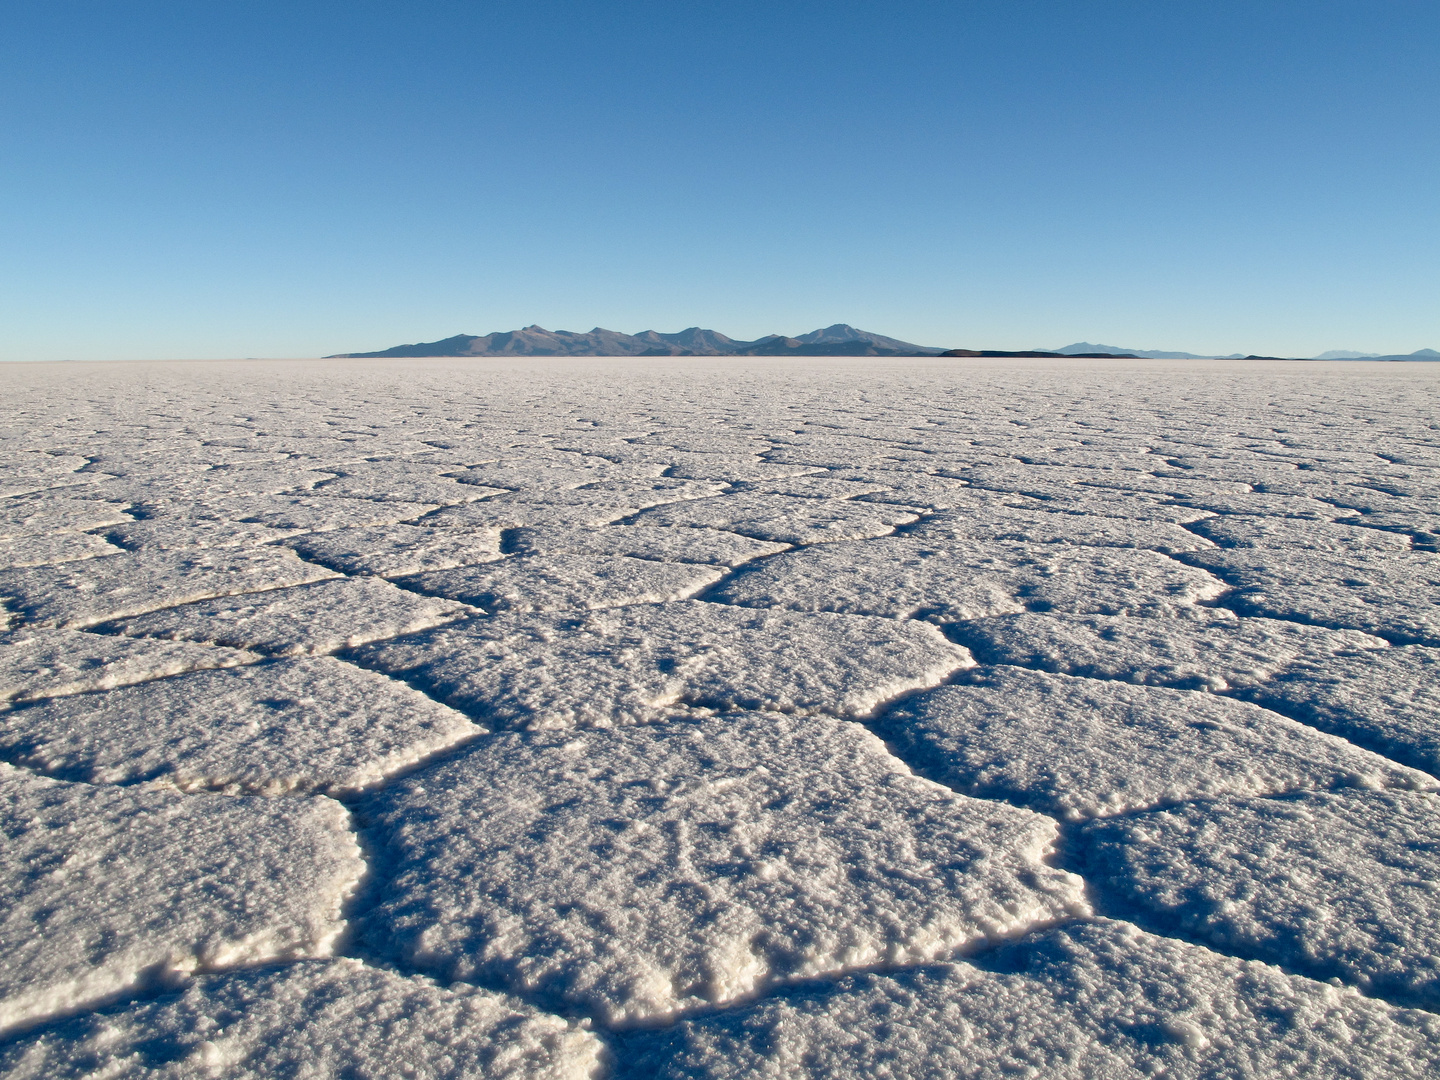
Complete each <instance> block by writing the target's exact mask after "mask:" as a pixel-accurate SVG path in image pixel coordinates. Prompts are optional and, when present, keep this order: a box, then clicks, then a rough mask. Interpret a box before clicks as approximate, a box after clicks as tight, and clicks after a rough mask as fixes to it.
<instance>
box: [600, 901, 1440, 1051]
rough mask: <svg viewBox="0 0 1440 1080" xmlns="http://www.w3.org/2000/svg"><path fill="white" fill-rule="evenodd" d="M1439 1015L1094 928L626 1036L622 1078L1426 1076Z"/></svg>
mask: <svg viewBox="0 0 1440 1080" xmlns="http://www.w3.org/2000/svg"><path fill="white" fill-rule="evenodd" d="M1437 1040H1440V1019H1437V1018H1436V1017H1434V1016H1432V1015H1430V1014H1428V1013H1422V1012H1414V1011H1410V1010H1401V1009H1394V1008H1391V1007H1389V1006H1387V1005H1385V1004H1383V1003H1381V1002H1376V1001H1372V1000H1369V999H1366V998H1363V997H1361V996H1359V995H1358V994H1355V993H1354V992H1353V991H1348V990H1342V989H1337V988H1336V987H1334V986H1330V985H1326V984H1324V983H1317V982H1312V981H1310V980H1309V979H1305V978H1301V977H1298V976H1293V975H1286V974H1283V973H1281V972H1279V971H1277V970H1276V969H1274V968H1272V967H1269V966H1267V965H1263V964H1258V963H1253V962H1246V961H1242V960H1236V959H1233V958H1231V957H1227V956H1221V955H1219V954H1216V953H1213V952H1211V951H1209V950H1208V949H1205V948H1202V947H1199V946H1195V945H1188V944H1185V943H1182V942H1178V941H1174V940H1167V939H1165V938H1160V937H1155V936H1152V935H1150V934H1147V933H1144V932H1142V931H1140V930H1137V929H1136V928H1135V927H1133V926H1130V925H1127V924H1125V923H1118V922H1113V921H1110V920H1095V921H1093V922H1087V923H1082V924H1072V925H1069V926H1066V927H1061V928H1058V929H1053V930H1046V931H1042V932H1038V933H1034V934H1031V935H1029V936H1027V937H1025V938H1022V939H1020V940H1018V941H1016V942H1013V943H1010V944H1005V945H1002V946H1000V947H999V948H997V949H995V950H992V951H991V952H988V953H986V954H985V955H983V956H980V957H977V958H976V959H974V960H971V961H968V962H966V961H962V962H957V963H950V964H937V965H933V966H928V967H922V968H917V969H915V970H912V971H908V972H904V973H896V974H864V975H854V976H849V977H846V978H842V979H840V980H839V981H838V982H835V983H833V984H829V985H825V986H807V987H797V988H794V989H789V990H786V989H779V990H777V991H775V992H773V993H772V994H771V996H770V997H768V998H767V999H765V1000H763V1001H760V1002H756V1003H754V1004H749V1005H745V1006H743V1007H741V1008H739V1009H735V1010H731V1011H728V1012H725V1013H719V1014H714V1015H709V1016H704V1017H697V1018H694V1019H689V1020H684V1021H682V1022H680V1023H679V1024H678V1025H676V1026H675V1027H674V1028H672V1029H669V1030H666V1031H663V1032H654V1033H649V1032H646V1033H634V1034H626V1035H621V1036H617V1037H615V1039H614V1045H615V1051H616V1057H617V1065H616V1070H615V1080H682V1078H684V1080H731V1078H734V1080H739V1078H742V1077H746V1078H750V1077H774V1078H782V1077H790V1076H796V1075H804V1076H807V1077H814V1078H835V1080H841V1078H846V1080H848V1078H851V1077H857V1076H882V1075H884V1076H907V1077H935V1078H939V1077H965V1078H968V1080H989V1078H995V1080H999V1078H1002V1077H1013V1076H1016V1075H1026V1076H1045V1077H1055V1078H1057V1080H1093V1078H1095V1077H1100V1076H1158V1075H1165V1076H1170V1077H1176V1078H1187V1080H1188V1078H1194V1080H1200V1078H1209V1077H1237V1078H1238V1077H1262V1076H1281V1075H1305V1076H1334V1077H1348V1078H1353V1080H1369V1078H1371V1077H1377V1076H1394V1077H1416V1078H1418V1077H1422V1076H1425V1075H1428V1074H1429V1073H1431V1072H1432V1071H1433V1070H1434V1069H1436V1068H1437V1067H1440V1050H1437V1046H1440V1041H1437Z"/></svg>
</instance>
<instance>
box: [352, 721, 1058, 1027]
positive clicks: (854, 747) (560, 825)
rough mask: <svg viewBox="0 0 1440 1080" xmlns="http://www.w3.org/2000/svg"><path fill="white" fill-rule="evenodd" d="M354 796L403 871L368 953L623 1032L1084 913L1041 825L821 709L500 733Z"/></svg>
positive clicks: (1046, 824) (1049, 827)
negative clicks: (492, 983)
mask: <svg viewBox="0 0 1440 1080" xmlns="http://www.w3.org/2000/svg"><path fill="white" fill-rule="evenodd" d="M363 812H364V813H365V815H366V817H367V819H369V820H371V821H372V822H373V826H372V835H373V836H376V837H377V838H383V839H380V840H379V841H378V842H383V843H384V844H385V845H386V847H387V849H388V855H389V858H390V859H391V860H393V864H394V865H393V870H392V877H391V879H390V881H389V882H388V883H387V885H386V887H385V890H384V892H383V894H382V897H381V903H380V905H379V906H378V908H376V909H375V910H374V911H373V912H372V914H371V916H370V920H369V923H370V928H369V930H368V935H369V937H370V939H371V940H372V942H373V943H374V944H375V946H376V947H377V948H381V949H384V950H386V951H390V952H393V953H394V954H396V955H397V957H398V958H401V959H403V960H404V961H406V962H407V963H410V964H414V965H417V966H419V967H421V968H423V969H426V970H430V971H433V972H435V973H436V974H437V975H439V976H442V977H446V978H462V979H470V978H475V977H477V976H479V977H490V978H496V979H500V980H502V981H503V982H504V984H505V985H507V986H509V987H510V988H511V989H513V990H515V991H517V992H525V993H527V994H530V995H538V998H539V999H540V1000H551V1001H557V1002H558V1001H563V1002H568V1003H571V1004H573V1005H578V1006H581V1007H583V1008H584V1009H586V1011H589V1012H593V1013H595V1014H597V1015H598V1016H600V1017H601V1018H602V1019H603V1020H604V1021H605V1022H606V1023H608V1024H612V1025H614V1024H626V1023H634V1022H637V1021H653V1020H655V1019H657V1018H662V1017H666V1016H669V1015H672V1014H674V1013H676V1012H679V1011H682V1010H686V1009H691V1008H694V1007H696V1006H700V1005H715V1004H723V1003H725V1002H729V1001H733V1000H735V999H737V998H743V997H747V996H749V995H752V994H755V993H757V992H760V991H763V990H764V989H765V988H766V987H768V986H770V985H773V984H775V983H777V982H784V981H787V980H793V979H803V978H808V977H813V976H817V975H823V974H833V973H835V972H839V971H844V970H846V969H851V968H858V967H867V966H871V965H874V964H878V963H886V964H913V963H916V962H918V961H924V960H930V959H933V958H935V957H936V956H940V955H944V954H947V953H950V952H952V951H954V950H955V949H957V948H960V947H963V946H966V945H973V944H975V943H977V942H983V941H987V940H990V941H993V940H996V939H999V938H1004V937H1009V936H1013V935H1014V934H1016V933H1018V932H1021V931H1023V930H1025V929H1026V928H1028V927H1030V926H1033V925H1036V924H1043V923H1046V922H1050V921H1054V920H1056V919H1060V918H1064V917H1066V916H1069V915H1074V914H1077V913H1082V912H1084V911H1085V910H1086V907H1085V902H1084V900H1083V898H1082V895H1081V883H1080V881H1079V879H1078V878H1076V877H1074V876H1072V875H1069V874H1067V873H1065V872H1063V871H1060V870H1055V869H1052V868H1050V867H1048V866H1046V865H1044V863H1043V862H1042V859H1043V857H1044V856H1045V855H1046V854H1047V852H1048V850H1049V847H1050V845H1051V844H1052V843H1053V842H1054V840H1055V836H1056V830H1055V825H1054V823H1053V822H1052V821H1050V820H1048V819H1046V818H1044V817H1041V816H1040V815H1037V814H1031V813H1028V812H1027V811H1023V810H1016V809H1012V808H1009V807H1005V806H1003V805H1001V804H997V803H993V802H982V801H979V800H973V799H967V798H964V797H963V796H956V795H954V794H952V793H951V792H948V791H946V790H944V789H943V788H941V787H939V786H938V785H935V784H932V783H929V782H928V781H925V780H921V779H919V778H916V777H913V776H911V775H910V773H909V772H908V770H906V769H905V768H904V767H903V766H902V765H901V764H900V763H899V762H897V761H896V760H895V759H894V758H893V757H891V756H890V755H889V754H888V753H887V752H886V751H885V748H884V747H883V746H882V745H881V743H880V742H879V740H878V739H876V738H875V737H874V736H873V735H870V734H869V733H868V732H866V731H864V729H862V728H860V727H858V726H856V725H854V724H850V723H847V722H845V721H836V720H829V719H824V718H818V717H812V718H799V717H780V716H772V715H759V714H732V715H728V716H725V717H721V718H717V719H713V720H680V719H674V720H671V721H670V722H668V723H666V724H663V725H643V726H639V727H630V728H621V729H616V730H611V731H603V732H590V733H585V734H578V733H577V734H568V733H566V734H550V733H545V734H535V735H521V734H512V735H503V736H496V737H493V738H489V739H486V740H484V741H483V742H481V743H479V744H477V745H476V746H475V747H473V748H472V749H471V750H470V752H469V753H467V754H466V755H465V756H464V757H463V758H462V759H460V760H458V761H455V762H452V763H449V764H446V765H443V766H441V767H439V768H437V769H434V770H432V771H430V772H427V773H426V774H425V775H424V776H423V777H418V778H416V779H413V780H405V781H401V782H400V783H398V784H396V785H394V786H393V787H392V788H390V789H389V790H387V791H386V792H385V793H383V794H381V795H379V796H377V797H376V798H375V799H374V800H373V802H372V803H370V804H367V805H366V807H365V808H364V811H363Z"/></svg>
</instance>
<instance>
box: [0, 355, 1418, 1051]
mask: <svg viewBox="0 0 1440 1080" xmlns="http://www.w3.org/2000/svg"><path fill="white" fill-rule="evenodd" d="M0 380H3V385H4V394H5V401H6V405H7V409H6V414H5V416H4V417H3V418H0V603H3V609H0V841H3V843H0V897H3V900H0V928H3V931H0V1074H3V1075H6V1076H16V1077H27V1078H28V1077H37V1078H38V1077H82V1076H85V1077H91V1076H94V1077H98V1076H104V1077H216V1076H235V1077H306V1078H309V1077H316V1078H319V1077H326V1078H332V1077H333V1078H340V1077H347V1078H349V1077H357V1078H360V1077H363V1078H372V1077H373V1078H380V1077H395V1076H411V1077H475V1076H480V1077H554V1078H560V1077H597V1078H598V1077H615V1078H617V1080H639V1078H659V1077H665V1078H682V1077H714V1078H720V1077H747V1076H754V1077H792V1076H816V1077H820V1076H824V1077H853V1076H883V1077H893V1078H902V1077H1011V1076H1035V1077H1076V1078H1081V1077H1131V1076H1134V1077H1153V1076H1162V1075H1163V1076H1167V1077H1197V1078H1199V1077H1274V1076H1297V1077H1298V1076H1307V1077H1308V1076H1345V1077H1390V1076H1395V1077H1422V1076H1428V1075H1435V1074H1436V1072H1437V1071H1440V1016H1437V1013H1440V966H1437V961H1436V957H1437V955H1440V861H1437V857H1436V852H1437V850H1440V795H1437V794H1436V792H1437V790H1440V781H1437V779H1436V776H1437V774H1440V691H1437V686H1440V681H1437V674H1440V555H1437V554H1436V549H1437V546H1440V428H1437V424H1436V422H1435V420H1434V416H1435V414H1436V411H1437V409H1436V401H1437V394H1436V391H1437V389H1440V369H1437V367H1435V366H1431V365H1418V364H1417V365H1364V364H1312V363H1306V364H1266V363H1251V364H1241V363H1227V362H1219V361H1216V362H1206V363H1201V364H1181V363H1173V362H1166V361H1141V362H1137V361H1098V362H1097V361H1066V362H1063V363H1055V362H1051V361H1040V362H1030V361H1003V362H991V361H977V360H930V359H926V360H895V361H888V360H881V361H877V360H872V359H865V360H825V359H817V360H790V359H785V360H772V359H748V358H747V359H727V360H723V361H718V360H709V359H683V358H665V359H659V360H654V361H651V360H623V361H617V360H606V359H593V360H591V359H586V360H563V361H560V360H553V361H552V360H544V359H536V360H524V361H509V360H505V361H496V360H464V361H449V360H440V361H430V360H404V361H375V362H368V361H331V362H290V363H259V362H251V363H194V364H115V365H11V366H7V367H4V368H0Z"/></svg>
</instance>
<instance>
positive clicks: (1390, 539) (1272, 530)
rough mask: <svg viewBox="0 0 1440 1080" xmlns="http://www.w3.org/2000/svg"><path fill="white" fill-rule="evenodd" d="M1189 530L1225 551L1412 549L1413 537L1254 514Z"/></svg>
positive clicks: (1199, 524)
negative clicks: (1231, 549) (1228, 549)
mask: <svg viewBox="0 0 1440 1080" xmlns="http://www.w3.org/2000/svg"><path fill="white" fill-rule="evenodd" d="M1187 528H1189V529H1190V531H1191V532H1194V533H1199V534H1200V535H1201V536H1203V537H1205V538H1206V539H1208V540H1213V541H1214V542H1215V543H1216V544H1218V545H1219V546H1221V547H1224V548H1279V549H1285V550H1290V551H1294V550H1302V551H1304V550H1311V551H1330V552H1345V551H1362V552H1370V551H1409V550H1410V538H1409V537H1407V536H1401V535H1400V534H1398V533H1392V532H1382V531H1381V530H1379V529H1367V528H1364V527H1362V526H1359V525H1353V524H1350V523H1348V522H1339V521H1308V520H1306V519H1304V518H1262V517H1255V516H1253V515H1252V516H1244V517H1242V516H1237V517H1213V518H1206V519H1205V520H1203V521H1196V522H1192V523H1191V524H1190V525H1189V526H1187ZM1182 550H1183V549H1182Z"/></svg>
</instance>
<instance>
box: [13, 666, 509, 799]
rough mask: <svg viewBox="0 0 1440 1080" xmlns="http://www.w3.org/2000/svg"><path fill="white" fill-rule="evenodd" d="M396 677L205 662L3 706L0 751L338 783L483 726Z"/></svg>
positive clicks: (316, 784) (177, 775) (251, 785)
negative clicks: (218, 666)
mask: <svg viewBox="0 0 1440 1080" xmlns="http://www.w3.org/2000/svg"><path fill="white" fill-rule="evenodd" d="M483 730H484V728H482V727H479V726H477V725H475V724H473V723H472V722H471V721H470V720H468V719H467V718H466V717H465V716H463V715H461V714H460V713H458V712H456V711H455V710H453V709H450V708H447V707H446V706H444V705H441V704H440V703H439V702H436V701H432V700H431V699H430V698H427V697H426V696H424V695H423V694H419V693H416V692H415V691H414V690H412V689H410V688H409V687H408V686H405V685H404V684H403V683H398V682H395V681H394V680H391V679H386V678H384V677H383V676H380V675H376V674H375V673H373V672H370V671H363V670H361V669H360V668H357V667H353V666H352V665H350V664H344V663H341V662H340V661H338V660H332V659H329V658H326V657H318V658H313V659H295V660H277V661H272V662H269V663H264V664H256V665H253V666H249V667H236V668H230V669H228V670H223V671H201V672H196V673H194V674H189V675H179V676H176V677H175V678H171V679H156V680H153V681H149V682H145V683H141V684H139V685H137V686H128V687H124V688H122V689H118V690H112V691H110V692H109V693H106V694H80V695H76V696H73V697H63V698H56V699H54V700H52V701H43V702H39V703H37V704H34V705H30V706H28V707H25V708H21V709H15V710H13V711H11V712H9V713H5V714H0V752H4V753H6V754H7V755H10V757H11V760H15V761H23V762H24V763H25V764H27V765H30V766H31V767H33V768H37V769H43V770H45V771H47V772H51V773H56V774H60V775H64V776H67V777H73V778H78V779H84V780H86V781H88V782H90V783H93V784H115V783H130V782H134V781H137V780H148V779H159V780H163V781H165V782H166V783H168V784H173V785H175V786H177V787H179V788H181V789H184V790H189V791H205V790H218V791H226V792H230V793H260V794H266V795H282V794H287V793H293V792H307V791H312V790H316V789H318V790H321V791H329V792H333V793H342V792H350V791H356V790H358V789H360V788H363V787H367V786H370V785H373V784H376V783H379V782H380V781H381V780H383V779H384V778H385V777H386V776H388V775H389V774H391V773H393V772H395V771H397V770H399V769H403V768H405V767H407V766H409V765H413V764H414V763H415V762H417V761H421V760H423V759H424V758H426V757H429V756H430V755H432V754H434V753H437V752H438V751H441V750H444V749H446V748H448V747H450V746H453V745H455V744H456V743H459V742H463V741H464V740H465V739H468V738H470V737H472V736H474V735H477V734H479V733H480V732H482V731H483Z"/></svg>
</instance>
